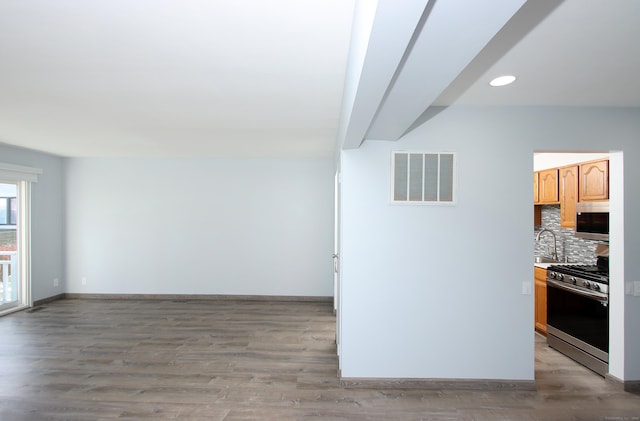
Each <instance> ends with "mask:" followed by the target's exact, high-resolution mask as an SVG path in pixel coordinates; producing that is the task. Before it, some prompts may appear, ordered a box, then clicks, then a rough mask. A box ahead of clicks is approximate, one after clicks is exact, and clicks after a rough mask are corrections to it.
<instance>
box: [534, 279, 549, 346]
mask: <svg viewBox="0 0 640 421" xmlns="http://www.w3.org/2000/svg"><path fill="white" fill-rule="evenodd" d="M533 272H534V279H533V280H534V291H535V293H534V300H535V325H534V328H535V330H537V331H538V332H540V333H542V334H544V335H546V334H547V271H546V270H545V269H542V268H538V267H534V268H533Z"/></svg>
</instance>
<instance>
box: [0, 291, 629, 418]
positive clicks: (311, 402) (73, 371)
mask: <svg viewBox="0 0 640 421" xmlns="http://www.w3.org/2000/svg"><path fill="white" fill-rule="evenodd" d="M36 310H37V311H31V312H26V311H23V312H20V313H15V314H12V315H8V316H5V317H2V318H0V338H1V339H0V340H1V342H0V419H1V420H40V419H47V420H48V419H54V420H57V419H64V420H96V419H131V420H138V419H152V420H160V419H180V420H188V419H202V420H227V421H229V420H244V419H260V420H272V419H277V420H290V419H325V420H341V419H344V420H420V419H425V420H427V419H428V420H491V421H494V420H610V421H614V420H640V396H638V395H636V394H632V393H629V392H624V391H623V390H621V388H619V387H618V386H616V385H613V384H611V383H609V382H607V381H606V380H605V379H603V378H602V377H599V376H597V375H596V374H593V373H592V372H590V371H589V370H587V369H586V368H584V367H582V366H579V365H577V364H575V363H573V362H572V361H571V360H569V359H568V358H566V357H564V356H563V355H561V354H559V353H557V352H556V351H554V350H552V349H549V348H547V347H546V345H545V344H544V341H543V340H542V339H539V340H538V341H537V343H536V380H537V384H538V390H537V391H469V390H402V389H385V390H377V389H365V388H362V389H358V388H356V389H345V388H342V387H341V386H340V383H339V379H338V378H337V377H336V372H337V358H336V356H335V354H336V347H335V343H334V339H335V318H334V316H333V315H332V306H331V304H329V303H298V302H275V301H274V302H264V301H254V302H251V301H213V300H208V301H205V300H203V301H197V300H189V301H180V300H167V301H162V300H84V299H73V300H69V299H67V300H59V301H55V302H52V303H48V304H46V305H44V306H42V307H40V308H36Z"/></svg>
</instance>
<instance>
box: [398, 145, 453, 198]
mask: <svg viewBox="0 0 640 421" xmlns="http://www.w3.org/2000/svg"><path fill="white" fill-rule="evenodd" d="M392 167H393V168H392V177H393V192H392V201H393V202H394V203H416V204H418V203H447V204H452V203H454V202H455V194H454V193H455V192H454V186H455V154H454V153H450V152H448V153H441V152H437V153H414V152H398V151H395V152H393V153H392Z"/></svg>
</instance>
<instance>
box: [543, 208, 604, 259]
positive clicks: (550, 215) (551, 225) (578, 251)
mask: <svg viewBox="0 0 640 421" xmlns="http://www.w3.org/2000/svg"><path fill="white" fill-rule="evenodd" d="M543 228H546V229H548V230H551V231H553V233H554V234H555V235H556V238H557V247H558V259H559V260H561V261H564V260H565V256H566V257H567V258H568V261H569V262H574V263H580V264H585V265H595V264H596V255H595V249H596V245H598V244H600V243H601V242H600V241H592V240H585V239H582V238H576V237H575V236H574V233H575V231H574V230H572V229H566V228H560V205H543V206H542V225H541V226H540V227H535V230H534V233H533V241H534V243H535V255H536V256H549V257H550V256H551V253H552V252H553V236H552V235H551V234H549V233H548V232H545V233H542V235H541V236H540V241H538V242H536V241H535V236H536V235H537V234H538V231H540V230H541V229H543Z"/></svg>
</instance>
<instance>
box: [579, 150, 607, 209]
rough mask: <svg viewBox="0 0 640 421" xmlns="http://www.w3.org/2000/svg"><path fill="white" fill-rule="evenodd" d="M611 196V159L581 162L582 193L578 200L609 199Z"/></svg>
mask: <svg viewBox="0 0 640 421" xmlns="http://www.w3.org/2000/svg"><path fill="white" fill-rule="evenodd" d="M608 198H609V160H607V159H605V160H602V161H593V162H585V163H583V164H580V195H579V198H578V200H579V201H581V202H583V201H589V200H607V199H608Z"/></svg>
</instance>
